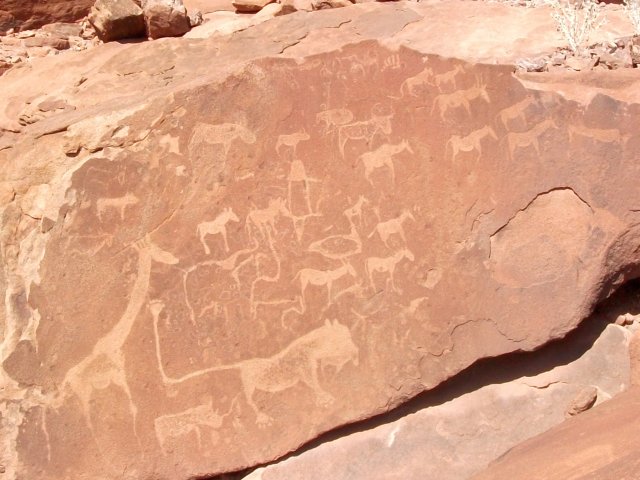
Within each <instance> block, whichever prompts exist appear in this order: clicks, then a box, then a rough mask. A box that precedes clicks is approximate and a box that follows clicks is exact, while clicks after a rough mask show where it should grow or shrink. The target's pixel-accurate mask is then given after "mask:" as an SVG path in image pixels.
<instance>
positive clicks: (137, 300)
mask: <svg viewBox="0 0 640 480" xmlns="http://www.w3.org/2000/svg"><path fill="white" fill-rule="evenodd" d="M131 247H132V248H133V249H134V250H135V251H136V252H137V253H138V263H137V270H136V278H135V281H134V282H133V286H132V288H131V293H130V295H129V302H128V303H127V307H126V309H125V311H124V313H123V314H122V316H121V317H120V319H119V320H118V322H117V323H116V324H115V325H114V326H113V328H112V329H111V330H110V331H109V332H108V333H107V334H106V335H105V336H103V337H102V338H101V339H100V340H98V342H97V343H96V344H95V346H94V347H93V349H92V350H91V353H90V354H89V355H87V356H86V357H85V358H84V359H82V360H81V361H80V362H79V363H78V364H76V365H75V366H74V367H72V368H70V369H69V371H67V373H66V375H65V377H64V379H63V381H62V384H61V385H60V392H61V396H60V398H59V399H58V400H59V403H62V402H63V401H64V400H65V399H66V398H67V397H68V396H69V395H70V394H74V395H75V396H76V397H77V398H78V400H80V404H81V408H82V413H83V415H84V416H85V418H86V420H87V423H88V425H89V428H90V429H91V431H92V432H94V430H93V422H92V420H91V398H92V396H93V394H94V393H95V392H96V391H98V390H103V389H105V388H107V387H108V386H109V385H115V386H116V387H119V388H120V389H122V390H123V391H124V393H125V395H126V396H127V398H128V400H129V410H130V413H131V416H132V420H133V428H134V433H135V435H136V438H137V437H138V436H137V430H136V427H137V425H136V421H137V415H138V409H137V407H136V405H135V403H134V402H133V397H132V395H131V390H130V388H129V384H128V382H127V376H126V372H125V358H124V351H123V348H124V344H125V342H126V341H127V338H128V337H129V334H130V333H131V330H132V329H133V325H134V323H135V320H136V318H137V317H138V314H139V313H140V310H141V309H142V307H143V306H144V303H145V301H146V298H147V293H148V291H149V280H150V276H151V262H152V261H154V260H155V261H156V262H160V263H164V264H170V265H175V264H177V263H179V260H178V259H177V258H176V257H174V256H173V255H172V254H171V253H169V252H167V251H164V250H162V249H160V248H159V247H158V246H157V245H155V244H154V243H152V242H151V239H150V238H149V236H148V235H146V236H145V237H144V238H142V239H141V240H139V241H137V242H136V243H134V244H133V245H131Z"/></svg>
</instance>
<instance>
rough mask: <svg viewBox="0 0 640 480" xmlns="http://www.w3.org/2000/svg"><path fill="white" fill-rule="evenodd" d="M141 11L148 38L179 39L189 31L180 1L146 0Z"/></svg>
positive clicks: (184, 9)
mask: <svg viewBox="0 0 640 480" xmlns="http://www.w3.org/2000/svg"><path fill="white" fill-rule="evenodd" d="M143 11H144V21H145V23H146V25H147V35H148V36H149V38H162V37H179V36H181V35H184V34H185V33H187V32H188V31H189V30H190V29H191V23H190V21H189V16H188V15H187V9H186V8H185V7H184V5H183V3H182V0H146V1H145V3H144V7H143ZM200 23H201V22H200ZM196 24H197V22H196V19H195V18H194V25H196Z"/></svg>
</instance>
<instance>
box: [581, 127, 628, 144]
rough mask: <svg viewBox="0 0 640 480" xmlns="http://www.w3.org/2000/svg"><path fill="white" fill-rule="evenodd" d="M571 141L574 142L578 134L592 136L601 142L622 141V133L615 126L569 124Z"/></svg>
mask: <svg viewBox="0 0 640 480" xmlns="http://www.w3.org/2000/svg"><path fill="white" fill-rule="evenodd" d="M568 128H569V141H570V142H572V143H573V142H574V140H575V138H576V136H581V137H586V138H592V139H594V140H596V141H598V142H601V143H620V142H622V135H620V130H618V129H615V128H607V129H604V128H589V127H585V126H584V125H573V124H570V125H569V127H568Z"/></svg>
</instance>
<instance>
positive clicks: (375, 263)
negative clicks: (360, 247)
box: [366, 248, 415, 291]
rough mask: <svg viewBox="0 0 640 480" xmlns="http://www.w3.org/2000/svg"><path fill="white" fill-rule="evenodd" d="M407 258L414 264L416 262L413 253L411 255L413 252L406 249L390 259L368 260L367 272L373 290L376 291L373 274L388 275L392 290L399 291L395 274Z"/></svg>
mask: <svg viewBox="0 0 640 480" xmlns="http://www.w3.org/2000/svg"><path fill="white" fill-rule="evenodd" d="M405 258H406V259H407V260H410V261H412V262H413V261H414V260H415V257H414V256H413V253H411V251H410V250H408V249H406V248H403V249H402V250H400V251H398V252H396V253H395V254H393V255H391V256H390V257H384V258H380V257H369V258H367V262H366V270H367V275H368V277H369V285H370V286H371V288H373V289H374V290H375V288H376V287H375V283H374V281H373V274H374V273H386V274H388V276H389V280H391V288H392V289H393V290H394V291H398V290H397V289H396V285H395V279H394V272H395V269H396V267H397V266H398V264H399V263H400V262H402V260H404V259H405Z"/></svg>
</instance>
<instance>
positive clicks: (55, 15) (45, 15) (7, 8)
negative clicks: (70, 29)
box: [0, 0, 94, 33]
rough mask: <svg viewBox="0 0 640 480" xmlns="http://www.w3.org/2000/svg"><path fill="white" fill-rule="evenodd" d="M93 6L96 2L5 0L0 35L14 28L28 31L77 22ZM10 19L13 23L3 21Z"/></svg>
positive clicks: (90, 0)
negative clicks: (51, 24) (55, 23)
mask: <svg viewBox="0 0 640 480" xmlns="http://www.w3.org/2000/svg"><path fill="white" fill-rule="evenodd" d="M93 4H94V0H73V1H67V0H47V1H44V0H3V1H2V5H0V33H2V31H3V29H5V30H8V29H9V28H12V27H16V28H18V29H20V30H26V29H29V28H37V27H40V26H42V25H46V24H48V23H54V22H75V21H76V20H80V19H81V18H83V17H85V16H87V14H88V13H89V10H90V9H91V6H92V5H93ZM10 17H13V21H12V22H8V21H7V22H4V21H3V19H4V18H10ZM5 27H6V28H5Z"/></svg>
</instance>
